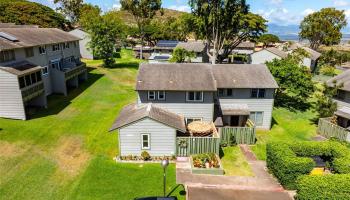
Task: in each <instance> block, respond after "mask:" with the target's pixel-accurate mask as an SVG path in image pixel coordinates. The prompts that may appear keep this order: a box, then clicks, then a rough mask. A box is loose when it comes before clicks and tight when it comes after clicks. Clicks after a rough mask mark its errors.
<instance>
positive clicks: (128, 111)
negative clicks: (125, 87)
mask: <svg viewBox="0 0 350 200" xmlns="http://www.w3.org/2000/svg"><path fill="white" fill-rule="evenodd" d="M147 117H148V118H150V119H153V120H155V121H157V122H160V123H162V124H165V125H167V126H170V127H173V128H175V129H177V130H179V131H183V132H186V125H185V119H184V117H183V116H181V115H178V114H175V113H172V112H169V111H167V110H165V109H162V108H159V107H156V106H154V105H152V104H147V105H143V106H139V107H138V106H137V105H136V104H129V105H127V106H125V107H124V108H123V109H122V110H121V112H120V114H119V116H118V117H117V119H116V120H115V122H114V123H113V125H112V127H111V129H110V131H113V130H116V129H120V128H122V127H123V126H126V125H128V124H130V123H133V122H136V121H139V120H141V119H144V118H147Z"/></svg>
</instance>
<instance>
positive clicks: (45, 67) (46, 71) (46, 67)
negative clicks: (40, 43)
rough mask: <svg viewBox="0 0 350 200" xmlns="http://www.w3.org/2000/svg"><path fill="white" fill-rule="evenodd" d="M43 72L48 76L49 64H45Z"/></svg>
mask: <svg viewBox="0 0 350 200" xmlns="http://www.w3.org/2000/svg"><path fill="white" fill-rule="evenodd" d="M41 73H42V75H43V76H46V75H48V74H49V67H48V66H44V67H43V68H42V69H41Z"/></svg>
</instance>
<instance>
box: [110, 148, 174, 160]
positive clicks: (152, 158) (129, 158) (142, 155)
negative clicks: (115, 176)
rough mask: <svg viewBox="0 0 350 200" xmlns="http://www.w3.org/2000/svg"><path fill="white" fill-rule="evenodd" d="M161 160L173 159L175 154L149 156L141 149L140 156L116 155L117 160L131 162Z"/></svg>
mask: <svg viewBox="0 0 350 200" xmlns="http://www.w3.org/2000/svg"><path fill="white" fill-rule="evenodd" d="M162 160H169V161H175V160H176V157H175V156H151V155H150V154H149V153H148V152H147V151H143V152H142V153H141V156H135V155H128V156H117V157H116V161H117V162H133V163H144V162H150V163H157V162H160V161H162Z"/></svg>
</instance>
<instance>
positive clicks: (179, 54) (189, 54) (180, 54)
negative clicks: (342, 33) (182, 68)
mask: <svg viewBox="0 0 350 200" xmlns="http://www.w3.org/2000/svg"><path fill="white" fill-rule="evenodd" d="M195 57H196V53H195V52H193V51H187V50H186V49H184V48H181V47H176V48H175V49H174V51H173V54H172V57H171V59H170V62H176V63H184V62H191V59H192V58H195Z"/></svg>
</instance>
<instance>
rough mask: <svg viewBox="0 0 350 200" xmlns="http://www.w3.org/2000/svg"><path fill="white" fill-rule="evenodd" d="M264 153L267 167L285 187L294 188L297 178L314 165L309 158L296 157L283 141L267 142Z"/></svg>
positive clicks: (307, 172) (306, 172)
mask: <svg viewBox="0 0 350 200" xmlns="http://www.w3.org/2000/svg"><path fill="white" fill-rule="evenodd" d="M266 155H267V159H266V162H267V167H268V168H269V170H270V171H271V172H272V173H273V174H274V175H275V176H276V178H277V179H278V180H279V181H280V183H281V184H282V185H283V186H285V187H286V188H287V189H295V188H296V180H297V178H298V177H299V176H301V175H304V174H309V173H310V172H311V170H312V169H313V168H314V167H315V162H314V161H313V160H312V159H311V158H303V157H297V155H296V154H295V153H294V152H293V151H292V149H291V148H290V147H289V145H288V144H284V143H268V144H267V146H266Z"/></svg>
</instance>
